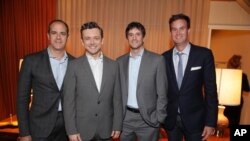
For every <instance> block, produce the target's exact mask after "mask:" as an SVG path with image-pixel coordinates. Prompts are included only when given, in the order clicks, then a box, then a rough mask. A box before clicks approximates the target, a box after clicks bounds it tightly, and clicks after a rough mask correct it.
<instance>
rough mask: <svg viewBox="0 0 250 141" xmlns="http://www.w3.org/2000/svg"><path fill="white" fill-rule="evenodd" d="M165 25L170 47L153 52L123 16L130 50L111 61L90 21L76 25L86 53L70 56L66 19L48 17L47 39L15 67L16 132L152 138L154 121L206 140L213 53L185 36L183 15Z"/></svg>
mask: <svg viewBox="0 0 250 141" xmlns="http://www.w3.org/2000/svg"><path fill="white" fill-rule="evenodd" d="M169 27H170V32H171V37H172V40H173V41H174V43H175V44H174V47H173V48H172V49H170V50H169V51H166V52H165V53H163V55H158V54H156V53H153V52H150V51H149V50H147V49H146V48H144V41H143V40H144V37H145V35H146V31H145V28H144V26H143V25H142V24H141V23H139V22H131V23H129V24H128V26H127V28H126V30H125V34H126V38H127V40H128V43H129V46H130V52H129V53H127V54H125V55H123V56H121V57H119V58H118V59H117V60H116V61H113V60H111V59H109V58H108V57H106V56H105V55H104V54H103V52H102V50H101V47H102V45H103V30H102V28H101V27H100V26H99V25H98V24H97V23H95V22H87V23H84V24H83V25H82V26H81V30H80V32H81V42H82V45H83V46H84V47H85V50H86V53H85V54H84V55H82V56H81V57H79V58H77V59H74V57H73V56H71V55H70V54H69V53H67V52H66V51H65V45H66V41H67V38H68V35H69V28H68V25H67V24H66V23H65V22H64V21H62V20H54V21H52V22H51V23H50V24H49V26H48V34H47V35H48V39H49V41H50V44H49V46H48V47H47V48H46V49H45V50H43V51H40V52H38V53H34V54H31V55H28V56H26V57H25V58H24V61H23V64H22V67H21V70H20V75H19V82H18V96H17V117H18V123H19V132H20V137H19V140H20V141H31V140H32V141H66V140H70V141H111V140H112V139H117V138H120V140H121V141H135V140H139V141H157V140H158V137H159V129H160V127H162V126H163V127H164V128H165V130H166V132H167V133H168V139H169V140H170V141H182V139H183V137H184V138H185V140H187V141H201V140H206V139H207V138H208V137H209V136H210V135H212V134H213V133H214V129H215V126H216V122H217V105H218V100H217V90H216V78H215V65H214V58H213V55H212V52H211V51H210V50H209V49H207V48H204V47H199V46H196V45H193V44H192V43H190V42H189V39H188V35H189V32H190V19H189V17H188V16H186V15H184V14H176V15H173V16H172V17H171V18H170V20H169ZM31 89H32V90H33V99H32V106H31V107H29V101H30V91H31Z"/></svg>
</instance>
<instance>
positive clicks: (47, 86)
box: [17, 49, 74, 137]
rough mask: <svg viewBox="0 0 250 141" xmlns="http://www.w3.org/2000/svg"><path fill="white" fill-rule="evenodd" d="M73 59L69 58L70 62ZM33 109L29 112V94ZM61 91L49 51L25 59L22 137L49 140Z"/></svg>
mask: <svg viewBox="0 0 250 141" xmlns="http://www.w3.org/2000/svg"><path fill="white" fill-rule="evenodd" d="M73 58H74V57H73V56H71V55H70V54H68V59H69V61H70V60H72V59H73ZM31 89H32V90H33V98H32V106H31V109H30V110H29V103H30V94H31ZM61 93H62V92H61V91H60V90H59V89H58V87H57V84H56V80H55V79H54V76H53V72H52V68H51V65H50V61H49V55H48V51H47V49H45V50H43V51H40V52H37V53H34V54H31V55H28V56H26V57H25V58H24V61H23V63H22V67H21V70H20V74H19V81H18V93H17V119H18V126H19V132H20V136H27V135H35V136H38V137H46V136H48V135H49V134H50V133H51V131H52V129H53V128H54V125H55V123H56V119H57V114H58V105H59V99H60V98H61Z"/></svg>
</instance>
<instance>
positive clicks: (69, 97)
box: [63, 55, 122, 140]
mask: <svg viewBox="0 0 250 141" xmlns="http://www.w3.org/2000/svg"><path fill="white" fill-rule="evenodd" d="M121 98H122V97H121V92H120V80H119V71H118V65H117V63H116V62H115V61H113V60H111V59H108V58H107V57H105V56H104V57H103V77H102V83H101V90H100V93H99V92H98V89H97V86H96V83H95V79H94V76H93V74H92V71H91V68H90V65H89V62H88V59H87V57H86V56H85V55H84V56H81V57H80V58H78V59H75V60H74V61H72V62H71V63H70V64H69V69H68V71H67V73H66V76H65V83H64V87H63V106H64V118H65V126H66V131H67V134H68V135H72V134H77V133H80V135H81V138H82V139H83V140H90V139H91V138H93V137H94V135H99V136H100V137H101V138H110V137H111V132H112V130H117V131H121V127H122V99H121Z"/></svg>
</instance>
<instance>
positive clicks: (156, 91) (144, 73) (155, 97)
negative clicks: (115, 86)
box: [117, 49, 168, 127]
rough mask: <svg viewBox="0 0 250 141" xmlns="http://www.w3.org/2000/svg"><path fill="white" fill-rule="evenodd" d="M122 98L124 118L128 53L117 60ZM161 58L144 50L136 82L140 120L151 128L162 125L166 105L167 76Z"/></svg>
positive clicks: (126, 97)
mask: <svg viewBox="0 0 250 141" xmlns="http://www.w3.org/2000/svg"><path fill="white" fill-rule="evenodd" d="M117 61H118V63H119V69H120V79H121V86H122V87H121V88H122V98H123V110H124V116H125V114H126V113H125V112H126V106H127V100H128V75H129V74H128V71H129V53H128V54H125V55H123V56H121V57H119V58H118V59H117ZM165 71H166V67H165V61H164V58H163V56H160V55H158V54H155V53H153V52H149V51H147V50H146V49H144V53H143V55H142V59H141V64H140V70H139V74H138V80H137V91H136V96H137V103H138V106H139V110H140V113H141V115H142V118H143V119H144V120H145V121H146V122H147V123H148V124H149V125H151V126H153V127H159V125H160V123H163V122H164V120H165V118H166V116H167V114H166V105H167V88H168V85H167V76H166V72H165Z"/></svg>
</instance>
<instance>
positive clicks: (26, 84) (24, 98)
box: [16, 57, 33, 136]
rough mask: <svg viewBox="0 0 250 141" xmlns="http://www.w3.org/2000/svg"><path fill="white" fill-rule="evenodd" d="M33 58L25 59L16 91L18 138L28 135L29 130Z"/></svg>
mask: <svg viewBox="0 0 250 141" xmlns="http://www.w3.org/2000/svg"><path fill="white" fill-rule="evenodd" d="M32 60H33V58H27V57H26V58H25V59H24V61H23V63H22V66H21V70H20V73H19V79H18V90H17V103H16V106H17V107H16V109H17V120H18V127H19V134H20V136H28V135H30V129H29V124H30V123H29V102H30V94H31V83H32V72H31V67H32V62H31V61H32Z"/></svg>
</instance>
